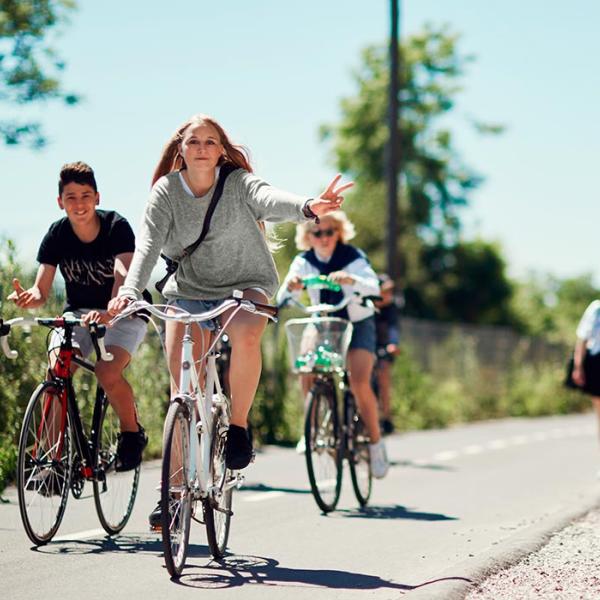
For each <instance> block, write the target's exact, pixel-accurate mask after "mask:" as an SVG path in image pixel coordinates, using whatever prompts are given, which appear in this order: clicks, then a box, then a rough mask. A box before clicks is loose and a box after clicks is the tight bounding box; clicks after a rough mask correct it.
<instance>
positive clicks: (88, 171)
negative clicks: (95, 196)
mask: <svg viewBox="0 0 600 600" xmlns="http://www.w3.org/2000/svg"><path fill="white" fill-rule="evenodd" d="M69 183H79V184H81V185H89V186H91V187H92V188H94V192H97V191H98V186H97V185H96V178H95V177H94V170H93V169H92V167H90V165H88V164H86V163H84V162H81V161H77V162H74V163H67V164H66V165H63V166H62V168H61V170H60V175H59V179H58V195H59V196H62V193H63V190H64V189H65V186H66V185H67V184H69Z"/></svg>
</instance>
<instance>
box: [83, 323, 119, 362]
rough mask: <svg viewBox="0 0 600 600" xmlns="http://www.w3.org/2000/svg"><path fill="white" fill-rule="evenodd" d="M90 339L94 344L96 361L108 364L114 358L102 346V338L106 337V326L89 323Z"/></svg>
mask: <svg viewBox="0 0 600 600" xmlns="http://www.w3.org/2000/svg"><path fill="white" fill-rule="evenodd" d="M89 327H90V337H91V338H92V343H93V344H94V350H96V356H97V357H98V360H104V361H106V362H110V361H111V360H113V358H114V356H113V355H112V354H111V353H110V352H108V350H107V349H106V346H105V345H104V336H105V335H106V325H99V324H98V323H94V322H92V323H90V325H89Z"/></svg>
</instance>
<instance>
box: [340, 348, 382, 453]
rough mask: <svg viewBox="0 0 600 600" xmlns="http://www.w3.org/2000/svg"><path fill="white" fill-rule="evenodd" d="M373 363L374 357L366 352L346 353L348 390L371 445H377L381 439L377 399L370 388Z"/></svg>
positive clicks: (356, 350)
mask: <svg viewBox="0 0 600 600" xmlns="http://www.w3.org/2000/svg"><path fill="white" fill-rule="evenodd" d="M374 363H375V356H374V355H373V354H372V353H371V352H369V351H368V350H363V349H362V348H357V349H355V350H350V351H349V352H348V369H349V371H350V388H351V389H352V393H353V394H354V397H355V398H356V401H357V403H358V410H359V411H360V415H361V417H362V419H363V421H364V423H365V425H366V427H367V430H368V432H369V436H370V437H371V443H372V444H375V443H377V442H378V441H379V439H380V438H381V433H380V431H379V416H378V414H377V398H375V394H374V393H373V388H372V387H371V372H372V370H373V365H374Z"/></svg>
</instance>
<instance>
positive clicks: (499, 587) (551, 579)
mask: <svg viewBox="0 0 600 600" xmlns="http://www.w3.org/2000/svg"><path fill="white" fill-rule="evenodd" d="M599 564H600V508H596V509H594V510H592V511H590V512H589V513H587V514H586V515H585V516H583V517H581V518H579V519H577V520H576V521H574V522H573V523H571V524H570V525H568V526H567V527H565V528H564V529H563V530H561V531H559V532H557V533H555V534H554V535H552V536H551V538H550V540H549V541H548V543H547V544H546V545H545V546H543V547H542V548H540V549H539V550H538V551H537V552H534V553H532V554H529V555H528V556H526V557H525V558H523V559H521V560H520V561H519V562H518V563H517V564H515V565H513V566H511V567H509V568H506V569H503V570H501V571H499V572H497V573H495V574H494V575H492V576H490V577H488V578H487V579H485V580H484V581H482V582H481V583H479V584H477V585H476V586H475V587H474V589H472V590H471V591H470V592H469V593H468V594H467V595H466V596H465V598H466V600H503V599H510V600H520V599H527V600H529V599H535V598H545V599H548V598H557V599H559V598H560V600H576V599H577V600H579V599H586V600H587V599H590V600H591V599H593V598H596V599H597V598H600V571H599V570H598V565H599Z"/></svg>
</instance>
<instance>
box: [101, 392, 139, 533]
mask: <svg viewBox="0 0 600 600" xmlns="http://www.w3.org/2000/svg"><path fill="white" fill-rule="evenodd" d="M96 402H97V403H100V407H99V410H100V411H101V412H100V420H99V423H98V431H97V432H96V439H95V440H94V442H95V448H96V457H95V464H96V469H97V471H98V472H97V478H96V479H94V483H93V487H94V504H95V505H96V512H97V514H98V519H100V523H101V524H102V527H103V528H104V530H105V531H106V533H108V534H109V535H115V534H117V533H119V531H121V530H122V529H123V527H125V525H126V524H127V521H128V520H129V517H130V516H131V511H132V510H133V504H134V502H135V497H136V494H137V489H138V482H139V478H140V467H139V466H138V467H137V468H135V469H132V470H131V471H124V472H119V473H118V472H117V471H116V470H115V462H116V460H117V442H118V439H117V436H118V434H119V432H120V425H119V418H118V417H117V414H116V413H115V411H114V409H113V407H112V406H111V405H110V404H109V402H108V399H107V398H106V394H105V393H104V392H103V391H102V390H100V389H99V390H98V392H97V396H96Z"/></svg>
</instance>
